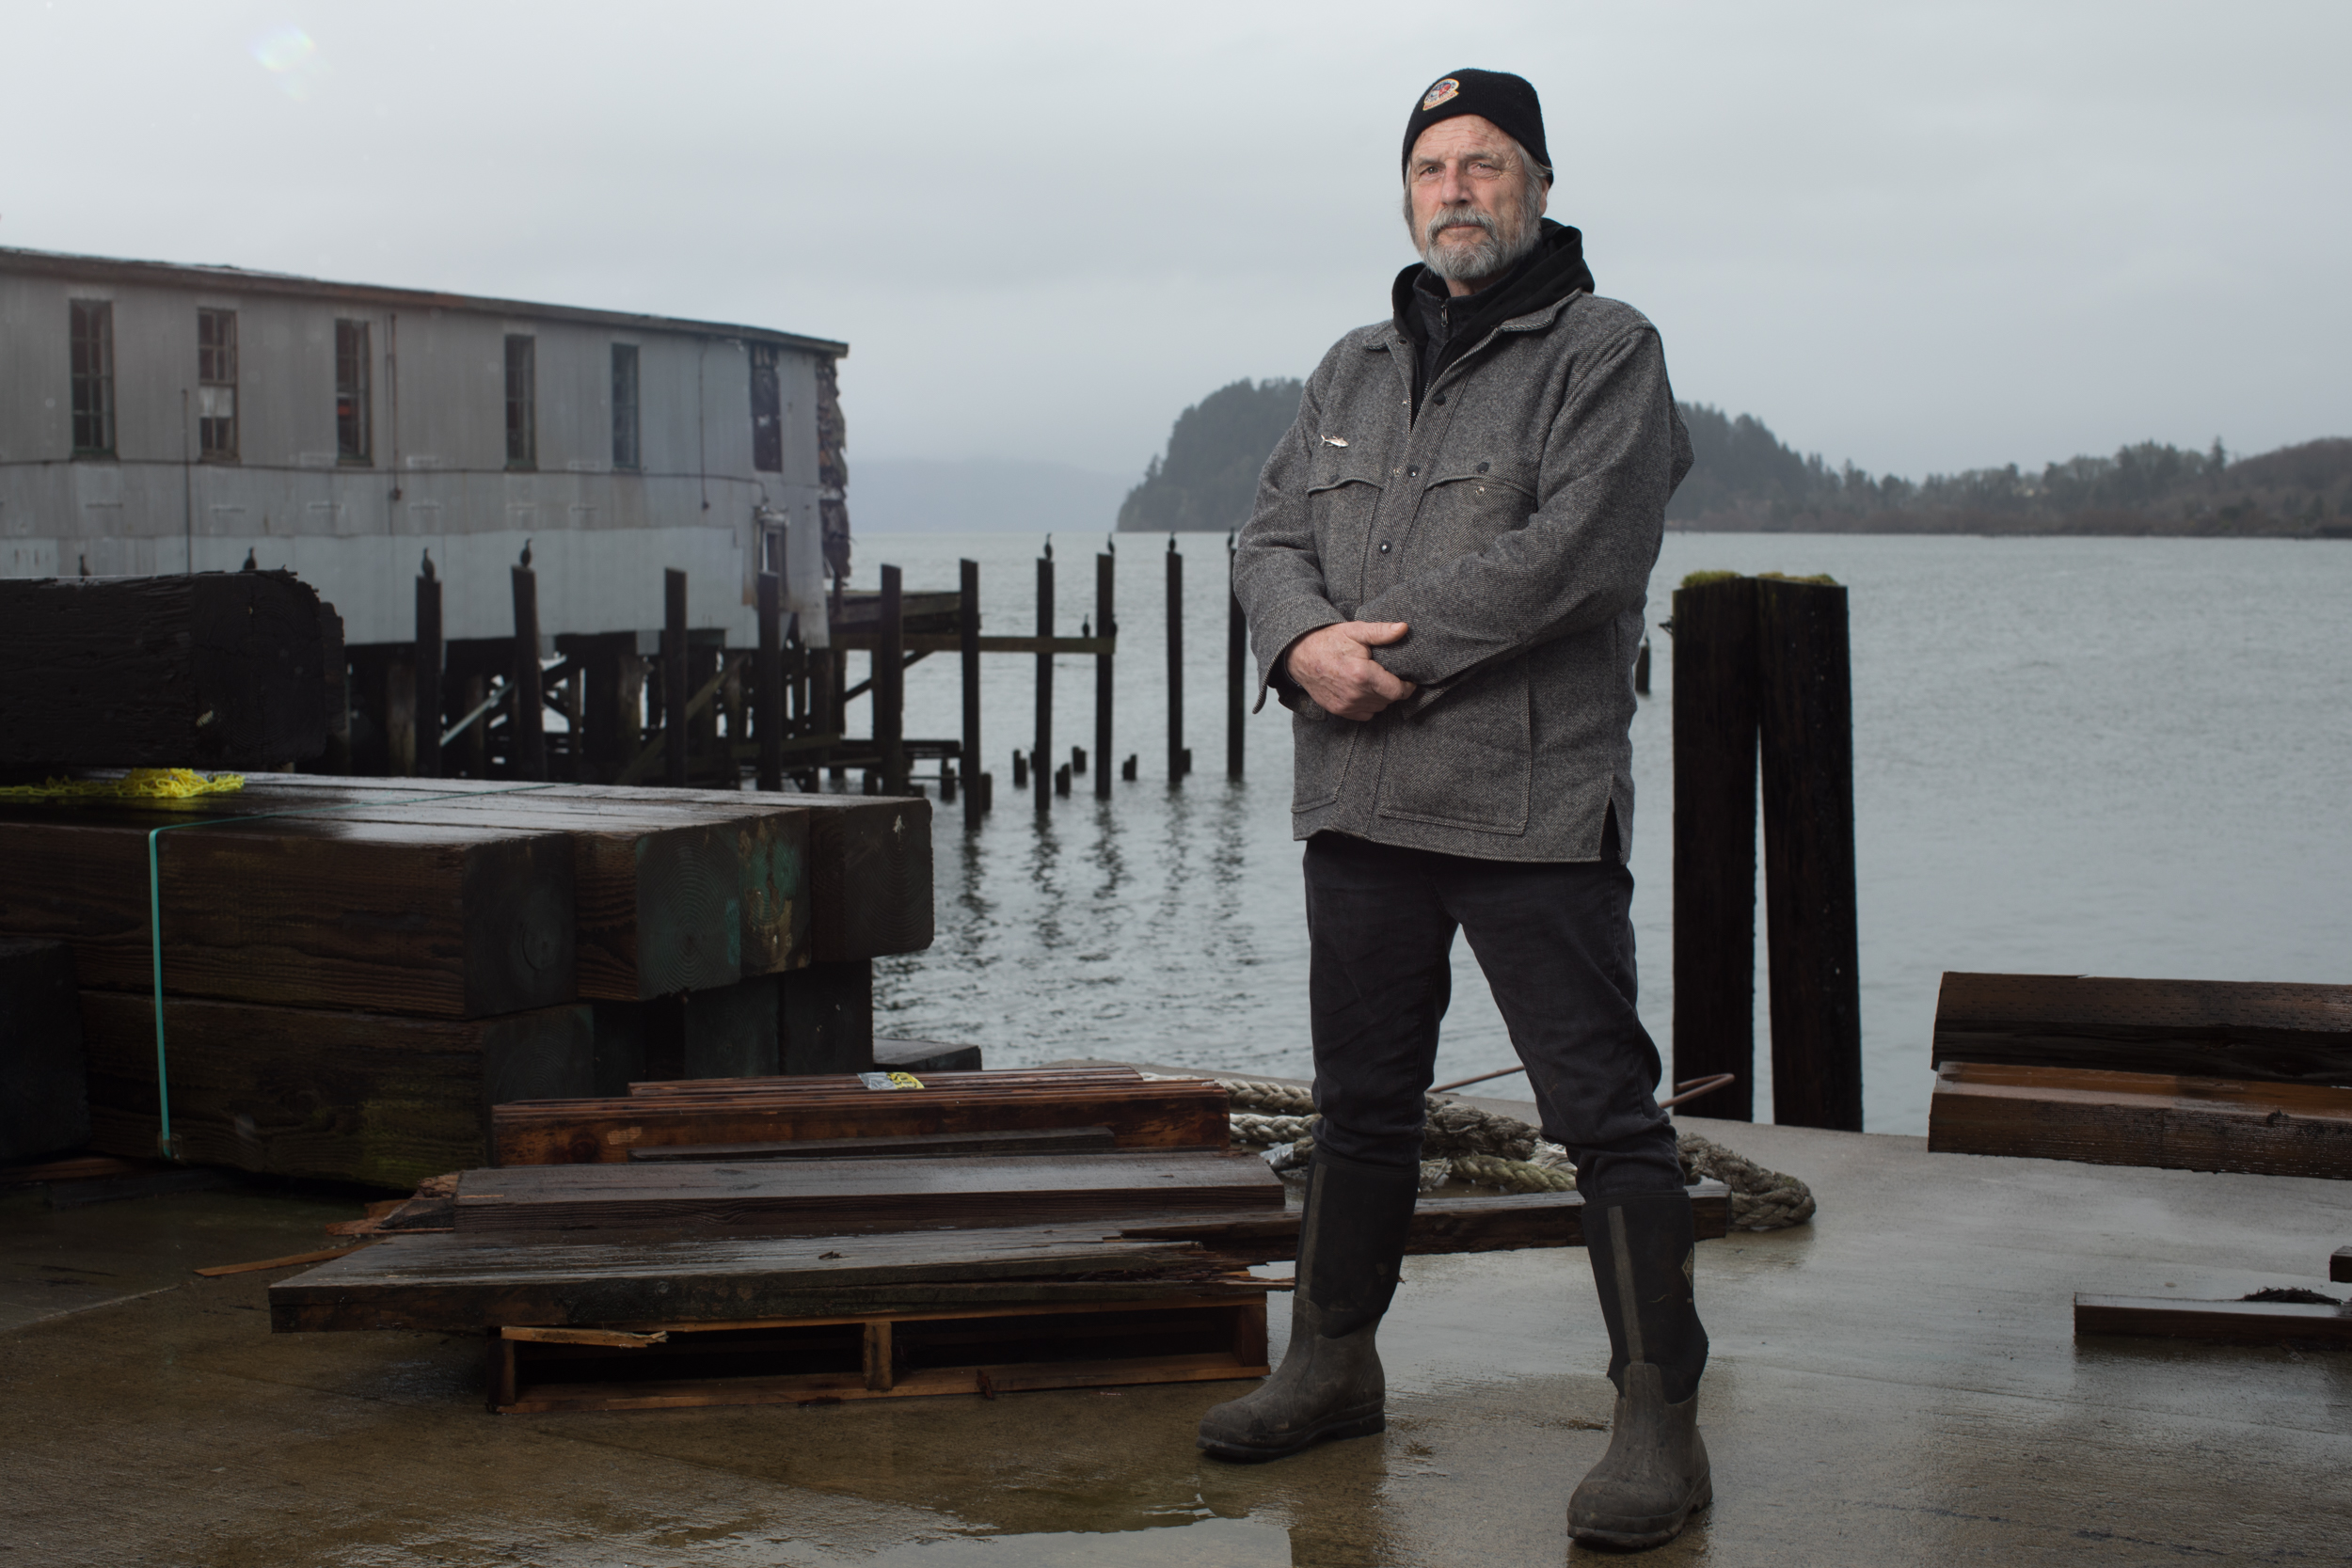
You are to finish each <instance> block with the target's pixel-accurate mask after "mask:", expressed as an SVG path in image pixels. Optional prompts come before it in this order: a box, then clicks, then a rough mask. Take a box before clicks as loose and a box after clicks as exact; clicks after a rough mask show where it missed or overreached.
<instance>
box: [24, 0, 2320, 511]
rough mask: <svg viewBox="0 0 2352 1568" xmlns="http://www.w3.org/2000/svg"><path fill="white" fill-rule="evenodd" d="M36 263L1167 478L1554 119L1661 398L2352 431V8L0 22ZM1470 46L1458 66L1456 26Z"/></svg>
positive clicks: (954, 447)
mask: <svg viewBox="0 0 2352 1568" xmlns="http://www.w3.org/2000/svg"><path fill="white" fill-rule="evenodd" d="M0 15H4V16H5V17H6V19H7V23H6V25H7V33H6V36H5V46H0V125H5V128H6V134H7V136H8V144H7V145H8V148H9V155H8V160H7V162H6V165H5V170H6V172H5V182H0V244H5V245H27V246H34V247H38V248H44V249H55V250H72V251H86V252H92V253H98V254H104V255H119V256H136V257H152V258H161V259H167V260H175V261H220V262H230V263H234V264H238V265H243V266H251V267H261V268H269V269H275V270H281V271H290V272H298V273H309V274H315V275H320V276H325V277H337V278H347V279H355V280H362V281H373V282H384V283H394V284H405V285H419V286H428V287H437V288H446V289H454V290H460V291H466V292H473V293H496V294H505V295H511V296H518V297H522V298H527V299H544V300H550V301H561V302H564V303H570V304H580V305H594V306H606V307H612V308H618V309H641V310H649V311H656V312H660V313H664V314H671V315H682V316H701V317H712V318H717V319H721V320H733V321H744V322H752V323H757V324H761V325H771V326H777V327H784V328H787V329H791V330H796V331H804V332H809V333H814V334H818V335H822V336H828V337H837V338H843V339H847V340H848V341H849V342H850V345H851V354H850V358H849V359H848V361H846V363H845V364H844V366H843V390H844V398H845V403H846V407H847V412H848V417H849V421H850V459H851V464H852V471H853V472H854V465H855V463H856V461H857V459H858V458H860V457H866V458H875V457H891V458H907V457H925V456H930V457H942V458H964V457H973V456H982V455H988V456H996V457H1009V458H1051V459H1057V460H1061V461H1066V462H1070V463H1075V464H1078V465H1080V466H1082V467H1091V468H1100V469H1105V470H1115V471H1124V472H1131V473H1132V472H1135V471H1137V470H1139V469H1140V468H1141V467H1142V465H1143V463H1144V462H1145V460H1146V459H1147V458H1148V457H1149V456H1150V455H1151V454H1152V452H1153V451H1156V450H1157V449H1158V448H1159V447H1160V445H1161V444H1162V443H1163V442H1164V441H1165V439H1166V436H1167V433H1168V423H1169V421H1170V420H1171V419H1172V418H1173V416H1174V415H1175V413H1176V411H1177V410H1178V409H1179V408H1181V407H1182V406H1183V405H1184V404H1187V403H1190V402H1193V401H1195V400H1197V399H1198V398H1199V397H1200V395H1201V394H1203V393H1205V392H1207V391H1209V390H1211V389H1213V388H1216V387H1217V386H1220V385H1222V384H1223V383H1225V382H1228V381H1231V380H1232V379H1234V378H1236V377H1239V376H1270V375H1299V374H1304V373H1306V372H1308V371H1309V370H1311V368H1312V366H1313V365H1314V363H1315V361H1316V359H1317V358H1318V357H1319V356H1320V355H1321V354H1322V352H1323V350H1324V349H1325V348H1326V347H1327V345H1328V344H1329V342H1330V341H1331V340H1332V339H1333V338H1334V337H1336V336H1337V335H1338V334H1339V333H1341V332H1343V331H1344V330H1345V329H1347V328H1348V327H1350V326H1353V325H1359V324H1360V323H1363V322H1365V321H1369V320H1373V319H1375V318H1376V317H1378V316H1379V315H1381V314H1383V313H1384V312H1385V310H1386V309H1387V306H1386V298H1387V293H1386V291H1387V287H1388V282H1389V279H1390V277H1391V276H1392V275H1393V273H1394V271H1395V269H1396V268H1397V267H1399V266H1401V265H1403V264H1404V263H1405V262H1406V261H1409V260H1410V259H1411V257H1410V255H1409V252H1408V249H1407V246H1406V241H1405V237H1404V230H1403V226H1402V224H1401V223H1400V222H1399V220H1398V218H1397V216H1396V195H1397V191H1398V173H1397V155H1398V150H1399V142H1400V139H1401V135H1402V131H1403V126H1404V120H1405V117H1406V113H1407V112H1408V110H1409V109H1410V108H1411V107H1412V104H1413V102H1414V99H1415V97H1416V96H1417V94H1418V93H1419V92H1420V90H1421V89H1422V87H1423V86H1424V85H1426V83H1427V82H1428V81H1429V80H1430V79H1431V78H1433V77H1435V76H1437V75H1438V74H1440V73H1441V72H1443V71H1447V70H1450V69H1454V68H1456V67H1461V66H1469V65H1476V66H1484V67H1488V68H1495V69H1503V70H1514V71H1519V72H1521V73H1522V74H1524V75H1526V76H1528V77H1529V78H1531V79H1532V80H1533V81H1534V83H1535V84H1536V87H1538V89H1539V90H1540V91H1541V92H1542V94H1543V99H1544V105H1545V110H1546V119H1547V123H1548V129H1549V139H1550V145H1551V149H1552V151H1553V153H1554V156H1555V159H1556V161H1557V162H1558V164H1559V166H1560V182H1559V184H1558V186H1557V188H1556V189H1555V191H1554V194H1553V198H1552V214H1553V215H1554V216H1555V217H1558V218H1561V219H1562V220H1563V221H1565V222H1570V223H1575V224H1577V225H1579V226H1581V228H1582V229H1583V230H1584V233H1585V243H1586V249H1587V254H1588V256H1589V257H1590V258H1591V261H1592V263H1593V268H1594V271H1595V273H1596V274H1597V277H1598V280H1599V283H1600V288H1601V292H1602V293H1607V294H1612V295H1614V296H1616V297H1619V298H1623V299H1627V300H1629V301H1631V302H1632V303H1634V304H1635V305H1637V306H1639V307H1640V308H1641V309H1644V310H1645V311H1646V312H1647V313H1648V314H1649V315H1650V317H1651V319H1652V320H1654V321H1655V322H1656V323H1657V324H1658V325H1659V326H1660V328H1661V331H1662V332H1663V334H1664V337H1665V343H1666V351H1667V358H1668V363H1669V365H1670V367H1671V368H1672V371H1673V374H1674V379H1675V386H1676V389H1677V392H1678V393H1679V394H1680V395H1681V396H1682V397H1684V398H1687V399H1692V400H1696V401H1700V402H1707V403H1713V404H1719V405H1722V406H1724V407H1725V408H1727V409H1729V410H1731V411H1734V412H1740V411H1748V412H1754V413H1756V414H1757V415H1759V416H1761V417H1762V418H1763V419H1764V420H1767V421H1768V422H1769V423H1770V424H1772V427H1773V428H1774V429H1775V430H1776V431H1778V432H1779V433H1780V434H1781V435H1782V436H1783V437H1784V438H1786V439H1788V441H1790V442H1791V443H1792V444H1794V445H1796V446H1798V447H1800V448H1801V449H1804V450H1807V451H1820V452H1822V453H1824V454H1825V455H1827V456H1828V457H1829V458H1830V459H1831V460H1832V461H1833V462H1835V461H1837V460H1840V459H1844V458H1851V459H1852V460H1853V461H1855V462H1858V463H1860V464H1861V465H1863V466H1864V467H1868V468H1871V469H1874V470H1892V471H1896V472H1901V473H1907V474H1912V475H1915V476H1916V475H1918V474H1921V473H1925V472H1927V471H1930V470H1938V471H1949V470H1952V469H1957V468H1962V467H1976V466H1980V465H1988V464H1997V463H2005V462H2010V461H2018V462H2023V463H2026V464H2038V463H2040V462H2042V461H2044V460H2047V459H2050V458H2054V457H2064V456H2068V455H2071V454H2073V453H2074V452H2077V451H2108V450H2111V449H2113V448H2114V447H2116V446H2117V445H2119V444H2121V443H2122V442H2125V441H2131V440H2138V439H2144V438H2150V437H2153V438H2156V439H2161V440H2169V441H2174V442H2180V443H2188V444H2202V443H2204V442H2206V441H2209V440H2210V439H2212V438H2213V437H2214V436H2216V435H2219V436H2224V437H2225V438H2226V439H2227V440H2228V441H2229V443H2230V445H2231V447H2232V448H2233V450H2238V451H2259V450H2263V449H2266V448H2269V447H2274V446H2278V445H2280V444H2283V443H2286V442H2291V441H2298V440H2305V439H2309V438H2311V437H2312V436H2324V435H2344V434H2352V376H2347V374H2346V358H2347V354H2346V350H2347V346H2352V330H2347V329H2352V303H2347V297H2346V295H2347V284H2346V279H2347V278H2348V277H2352V203H2348V202H2347V201H2346V199H2345V190H2346V187H2347V183H2352V158H2348V157H2347V153H2352V91H2348V90H2347V89H2346V87H2345V85H2344V70H2345V62H2346V61H2347V60H2348V59H2352V6H2347V5H2345V4H2344V3H2343V0H2317V3H2296V0H2274V3H2267V4H2265V3H2260V0H2252V3H2249V0H2240V3H2236V4H2232V5H2227V6H2222V5H2211V4H2208V5H2187V4H2178V3H2170V0H2130V3H2107V0H2082V3H2074V4H2054V3H2052V0H2037V3H2030V4H2005V3H1987V4H1976V5H1962V4H1899V5H1889V4H1885V3H1884V0H1870V3H1865V0H1814V3H1795V4H1732V3H1727V0H1724V3H1717V0H1691V3H1678V4H1658V5H1633V4H1623V3H1620V4H1614V5H1605V6H1604V5H1591V4H1565V3H1562V0H1548V3H1543V4H1535V5H1514V4H1509V3H1505V0H1482V3H1481V4H1478V5H1476V6H1465V7H1459V8H1449V7H1446V6H1442V5H1430V4H1427V3H1425V0H1424V3H1422V4H1389V3H1386V0H1381V3H1370V0H1363V3H1356V4H1350V5H1346V6H1310V5H1296V6H1293V5H1283V4H1279V3H1273V0H1259V3H1252V4H1223V3H1217V4H1194V5H1185V6H1182V7H1163V6H1145V5H1127V6H1104V5H1099V4H1096V5H1066V6H1065V5H1043V4H1040V5H1027V6H976V5H969V4H963V5H933V4H903V3H902V4H894V5H890V6H886V7H885V6H875V5H855V4H849V5H833V6H826V7H815V6H785V5H752V4H740V3H737V4H722V3H691V0H688V3H679V0H666V3H664V4H661V5H659V6H656V5H650V4H638V5H627V6H623V5H611V4H595V3H581V0H566V3H565V4H563V5H554V4H532V5H522V4H503V5H501V4H485V3H482V0H474V3H469V4H462V5H461V4H439V3H419V0H400V3H398V4H394V5H374V6H368V7H360V6H357V5H344V4H294V5H285V4H245V3H225V4H188V3H184V0H135V3H119V4H108V5H86V4H80V3H77V0H55V3H44V0H5V5H0ZM1473 37H1474V38H1477V39H1481V40H1487V41H1486V42H1484V43H1482V44H1480V45H1478V46H1477V47H1474V48H1466V47H1465V46H1464V43H1463V41H1462V40H1466V39H1470V38H1473Z"/></svg>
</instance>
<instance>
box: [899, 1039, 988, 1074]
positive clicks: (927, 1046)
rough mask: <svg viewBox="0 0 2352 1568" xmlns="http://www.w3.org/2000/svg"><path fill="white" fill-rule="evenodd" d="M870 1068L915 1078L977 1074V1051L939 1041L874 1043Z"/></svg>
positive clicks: (978, 1067) (978, 1061) (978, 1050)
mask: <svg viewBox="0 0 2352 1568" xmlns="http://www.w3.org/2000/svg"><path fill="white" fill-rule="evenodd" d="M874 1066H875V1068H876V1069H878V1070H880V1071H883V1072H911V1073H914V1075H915V1076H916V1077H918V1078H919V1077H921V1076H922V1075H923V1074H925V1073H927V1072H978V1071H980V1070H981V1063H980V1048H979V1047H978V1046H977V1045H949V1044H947V1043H946V1042H945V1041H943V1040H896V1039H876V1040H875V1041H874Z"/></svg>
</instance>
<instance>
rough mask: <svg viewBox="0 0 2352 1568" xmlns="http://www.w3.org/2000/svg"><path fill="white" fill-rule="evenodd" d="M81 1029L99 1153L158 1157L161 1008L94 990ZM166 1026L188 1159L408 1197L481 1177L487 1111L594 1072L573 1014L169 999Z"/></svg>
mask: <svg viewBox="0 0 2352 1568" xmlns="http://www.w3.org/2000/svg"><path fill="white" fill-rule="evenodd" d="M81 1017H82V1027H83V1032H84V1037H85V1039H86V1041H87V1050H88V1053H89V1089H90V1101H91V1123H92V1143H93V1145H94V1146H95V1147H96V1148H100V1149H101V1150H103V1151H105V1152H108V1153H114V1154H122V1155H139V1154H148V1153H151V1152H153V1150H154V1148H155V1137H156V1133H157V1132H158V1131H159V1124H160V1118H159V1117H158V1115H157V1101H156V1086H155V1015H154V1004H153V1002H152V1000H151V998H149V997H146V996H139V995H132V994H125V993H121V992H113V991H98V990H85V991H83V992H82V993H81ZM164 1022H165V1026H166V1035H167V1039H168V1041H169V1053H168V1060H169V1069H170V1074H171V1127H172V1132H173V1133H174V1134H175V1135H176V1136H177V1137H178V1138H179V1139H180V1142H181V1148H182V1149H183V1154H184V1157H185V1158H187V1159H188V1160H191V1161H194V1162H196V1163H198V1164H211V1165H228V1166H231V1167H234V1168H236V1169H239V1170H251V1171H265V1172H269V1173H271V1174H274V1175H280V1176H298V1177H306V1178H317V1179H323V1180H341V1181H362V1182H367V1183H369V1184H371V1185H374V1186H382V1187H397V1188H401V1189H404V1190H405V1189H407V1188H412V1187H414V1186H416V1185H417V1183H418V1182H420V1181H421V1180H424V1179H426V1178H428V1177H431V1176H435V1175H437V1174H439V1173H441V1172H444V1171H450V1170H458V1169H465V1168H469V1167H471V1166H475V1165H479V1164H482V1162H483V1160H484V1158H485V1155H486V1152H487V1148H488V1143H489V1116H490V1107H491V1105H493V1104H495V1103H497V1102H498V1101H501V1100H505V1099H510V1098H512V1097H514V1096H515V1095H516V1094H518V1093H547V1092H548V1091H550V1090H555V1091H559V1092H560V1091H561V1090H562V1088H563V1087H564V1086H565V1085H583V1084H586V1083H589V1082H591V1079H592V1074H593V1070H594V1049H595V1040H594V1036H593V1033H592V1030H591V1024H590V1015H589V1009H588V1008H587V1007H585V1006H580V1005H579V1004H566V1005H564V1006H557V1007H547V1008H540V1009H536V1010H533V1011H531V1012H526V1013H515V1014H508V1015H506V1016H504V1017H501V1018H490V1019H475V1020H470V1021H457V1020H440V1019H418V1018H403V1017H397V1016H393V1015H389V1014H381V1013H361V1012H344V1011H338V1010H331V1009H326V1008H296V1007H266V1006H254V1005H251V1004H247V1003H227V1002H207V1001H198V1000H191V999H187V998H182V997H167V998H166V999H165V1002H164ZM444 1223H446V1222H444Z"/></svg>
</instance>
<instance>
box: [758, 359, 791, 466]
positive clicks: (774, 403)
mask: <svg viewBox="0 0 2352 1568" xmlns="http://www.w3.org/2000/svg"><path fill="white" fill-rule="evenodd" d="M752 467H755V468H757V469H758V470H760V471H761V472H762V473H770V474H780V473H782V472H784V389H783V388H782V386H781V385H779V383H778V381H777V379H776V345H775V344H773V343H754V344H753V345H752Z"/></svg>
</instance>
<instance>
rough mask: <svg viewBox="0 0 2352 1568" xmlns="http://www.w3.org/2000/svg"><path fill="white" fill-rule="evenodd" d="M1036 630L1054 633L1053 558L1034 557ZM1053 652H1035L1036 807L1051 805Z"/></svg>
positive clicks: (1033, 766) (1033, 755) (1032, 768)
mask: <svg viewBox="0 0 2352 1568" xmlns="http://www.w3.org/2000/svg"><path fill="white" fill-rule="evenodd" d="M1037 634H1038V636H1040V637H1051V636H1053V635H1054V558H1053V557H1052V556H1050V555H1041V556H1040V557H1038V560H1037ZM1053 756H1054V656H1053V655H1052V654H1051V653H1050V652H1041V653H1040V654H1039V655H1038V656H1037V744H1036V746H1035V747H1034V748H1032V750H1031V752H1030V763H1029V771H1030V772H1031V774H1033V775H1034V777H1033V778H1032V780H1031V783H1032V784H1034V785H1035V786H1036V789H1037V809H1038V810H1040V811H1051V810H1053V809H1054V777H1053V775H1054V763H1053Z"/></svg>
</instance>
